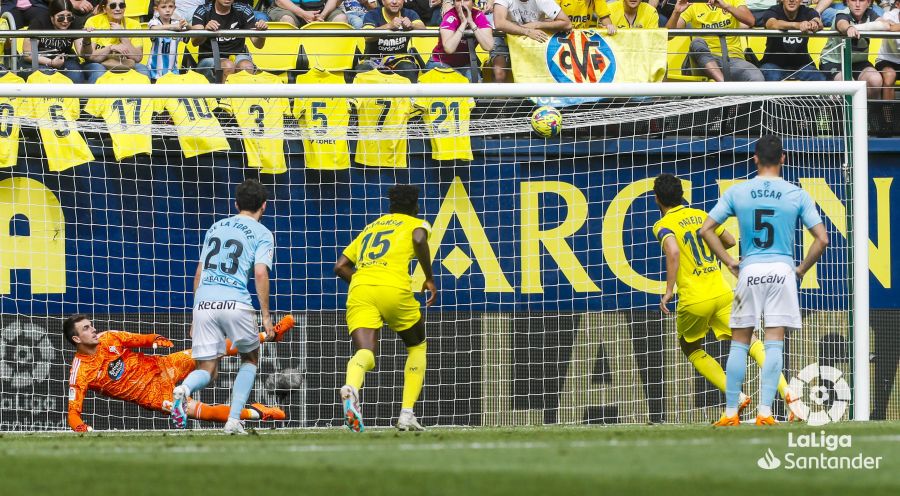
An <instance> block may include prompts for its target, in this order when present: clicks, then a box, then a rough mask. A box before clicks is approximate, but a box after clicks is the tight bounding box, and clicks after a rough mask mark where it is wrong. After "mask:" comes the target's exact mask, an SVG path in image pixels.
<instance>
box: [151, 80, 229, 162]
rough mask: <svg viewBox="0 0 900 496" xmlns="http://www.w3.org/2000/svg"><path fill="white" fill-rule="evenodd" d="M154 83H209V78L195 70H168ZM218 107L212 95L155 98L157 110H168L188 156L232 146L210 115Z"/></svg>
mask: <svg viewBox="0 0 900 496" xmlns="http://www.w3.org/2000/svg"><path fill="white" fill-rule="evenodd" d="M156 84H209V81H208V80H207V79H206V77H204V76H203V75H202V74H199V73H197V72H194V71H188V72H186V73H184V74H175V73H172V72H170V73H168V74H166V75H165V76H163V77H161V78H159V79H157V80H156ZM218 106H219V103H218V102H217V101H216V99H215V98H184V97H183V98H174V97H173V98H162V99H158V100H157V101H156V112H162V111H163V110H167V111H168V112H169V115H170V116H171V117H172V124H174V125H175V129H176V131H177V133H178V142H179V143H180V144H181V151H182V153H183V154H184V156H185V157H187V158H191V157H196V156H197V155H202V154H204V153H210V152H216V151H227V150H230V149H231V147H230V146H229V145H228V140H227V139H225V132H224V131H222V126H221V125H220V124H219V119H216V116H215V114H213V109H215V108H217V107H218Z"/></svg>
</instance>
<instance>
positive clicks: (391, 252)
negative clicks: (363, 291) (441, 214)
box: [344, 214, 431, 289]
mask: <svg viewBox="0 0 900 496" xmlns="http://www.w3.org/2000/svg"><path fill="white" fill-rule="evenodd" d="M419 228H421V229H425V231H426V232H427V233H428V236H429V237H430V236H431V224H429V223H428V222H427V221H424V220H422V219H418V218H416V217H411V216H409V215H404V214H387V215H383V216H381V217H380V218H379V219H378V220H376V221H375V222H373V223H371V224H369V225H368V226H366V227H365V229H363V230H362V232H361V233H359V235H358V236H356V239H354V240H353V242H352V243H350V245H349V246H347V248H345V249H344V256H345V257H347V258H349V259H350V260H351V261H353V263H354V264H355V265H356V273H355V274H353V279H351V280H350V289H353V288H354V287H355V286H359V285H372V286H389V287H394V288H400V289H411V288H412V277H410V274H409V262H410V261H411V260H412V259H413V258H415V256H416V253H415V250H414V249H413V231H415V230H416V229H419Z"/></svg>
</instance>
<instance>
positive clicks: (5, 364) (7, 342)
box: [0, 320, 56, 389]
mask: <svg viewBox="0 0 900 496" xmlns="http://www.w3.org/2000/svg"><path fill="white" fill-rule="evenodd" d="M55 357H56V352H55V351H53V348H52V346H51V344H50V339H49V338H48V337H47V332H46V330H45V329H44V328H43V327H40V326H38V325H35V324H32V323H30V322H24V323H23V322H19V321H18V320H16V321H14V322H11V323H9V324H7V325H6V326H5V327H4V328H3V329H2V330H0V379H2V380H5V381H9V383H10V386H12V388H13V389H24V388H30V387H32V385H33V384H34V383H35V382H39V381H44V380H46V379H47V378H48V377H50V362H51V361H53V359H54V358H55Z"/></svg>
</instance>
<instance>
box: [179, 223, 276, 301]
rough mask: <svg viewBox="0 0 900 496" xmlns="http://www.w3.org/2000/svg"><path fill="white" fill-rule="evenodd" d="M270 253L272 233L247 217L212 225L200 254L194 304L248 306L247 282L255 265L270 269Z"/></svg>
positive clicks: (271, 254)
mask: <svg viewBox="0 0 900 496" xmlns="http://www.w3.org/2000/svg"><path fill="white" fill-rule="evenodd" d="M274 250H275V242H274V239H273V237H272V232H271V231H269V230H268V229H267V228H266V227H265V226H263V225H262V224H260V223H259V222H257V221H255V220H253V219H252V218H250V217H247V216H245V215H235V216H234V217H229V218H227V219H223V220H220V221H219V222H216V223H215V224H213V225H212V227H210V228H209V230H208V231H206V238H205V239H204V240H203V250H202V251H201V252H200V263H201V264H202V265H203V272H202V273H201V274H200V286H198V287H197V294H196V295H194V305H195V306H196V305H197V303H199V302H201V301H239V302H242V303H246V304H247V305H252V304H253V303H252V301H251V299H250V291H249V290H248V289H247V283H248V282H249V280H250V277H252V275H253V269H254V266H255V265H256V264H265V265H266V267H268V268H269V269H270V270H271V269H272V257H273V254H274V253H273V252H274Z"/></svg>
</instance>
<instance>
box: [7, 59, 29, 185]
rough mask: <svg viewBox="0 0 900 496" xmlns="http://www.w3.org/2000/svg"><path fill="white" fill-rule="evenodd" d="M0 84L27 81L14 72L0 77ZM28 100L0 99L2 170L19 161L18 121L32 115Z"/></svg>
mask: <svg viewBox="0 0 900 496" xmlns="http://www.w3.org/2000/svg"><path fill="white" fill-rule="evenodd" d="M0 84H25V80H24V79H22V78H20V77H19V76H16V75H15V74H13V73H12V72H7V73H6V74H4V75H3V76H2V77H0ZM29 106H30V104H29V100H28V99H27V98H18V97H12V98H6V97H0V168H5V167H12V166H14V165H16V163H17V162H18V161H19V129H20V128H21V126H20V124H19V121H18V119H20V118H22V117H25V116H27V115H29V114H30V111H29V110H28V109H29Z"/></svg>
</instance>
